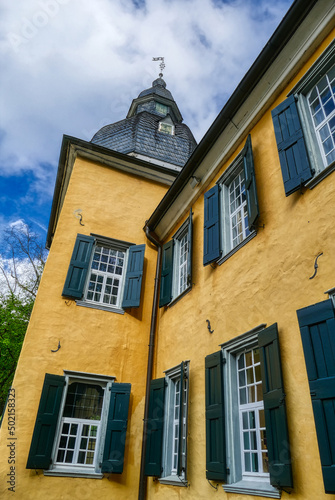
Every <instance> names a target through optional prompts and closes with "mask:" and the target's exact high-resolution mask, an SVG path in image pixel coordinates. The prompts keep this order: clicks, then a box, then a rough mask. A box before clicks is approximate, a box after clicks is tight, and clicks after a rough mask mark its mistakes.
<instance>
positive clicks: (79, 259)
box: [62, 234, 94, 299]
mask: <svg viewBox="0 0 335 500" xmlns="http://www.w3.org/2000/svg"><path fill="white" fill-rule="evenodd" d="M93 245H94V238H93V237H92V236H86V235H84V234H78V235H77V239H76V243H75V245H74V249H73V253H72V257H71V261H70V266H69V269H68V272H67V276H66V280H65V285H64V289H63V293H62V295H63V296H65V297H71V298H73V299H81V297H82V296H83V292H84V286H85V281H86V276H87V271H88V267H89V265H90V260H91V255H92V249H93Z"/></svg>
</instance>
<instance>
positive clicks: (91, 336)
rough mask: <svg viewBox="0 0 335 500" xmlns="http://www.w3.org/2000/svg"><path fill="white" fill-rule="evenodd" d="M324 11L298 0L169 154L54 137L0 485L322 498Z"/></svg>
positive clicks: (40, 490) (334, 67)
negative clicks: (44, 226) (208, 113)
mask: <svg viewBox="0 0 335 500" xmlns="http://www.w3.org/2000/svg"><path fill="white" fill-rule="evenodd" d="M334 19H335V8H334V6H333V3H332V2H329V1H328V0H318V1H316V2H315V1H311V2H306V1H305V2H303V1H301V0H297V1H295V2H294V3H293V5H292V7H291V9H290V10H289V12H288V13H287V15H286V16H285V18H284V19H283V21H282V23H281V24H280V26H279V27H278V29H277V30H276V32H275V33H274V35H273V36H272V38H271V39H270V41H269V43H268V44H267V45H266V47H265V48H264V50H263V51H262V53H261V54H260V56H259V57H258V59H257V60H256V61H255V63H254V65H253V66H252V67H251V68H250V70H249V71H248V73H247V74H246V75H245V77H244V79H243V80H242V81H241V83H240V84H239V86H238V87H237V89H236V91H235V92H234V93H233V95H232V96H231V98H230V99H229V100H228V102H227V104H226V105H225V106H224V108H223V109H222V111H221V112H220V114H219V115H218V117H217V119H216V120H215V122H214V123H213V125H212V126H211V127H210V129H209V131H208V132H207V134H206V135H205V136H204V138H203V140H202V141H201V142H200V144H199V145H198V146H197V147H196V148H195V150H194V151H193V154H192V155H191V156H190V158H189V159H188V160H187V162H186V164H185V166H184V167H183V168H182V169H180V168H173V167H171V164H168V165H167V163H166V162H165V163H164V161H163V160H159V161H156V162H154V161H148V158H143V157H140V156H139V154H138V152H135V153H134V154H132V155H129V154H128V155H125V154H123V153H117V152H115V151H114V150H107V149H106V147H102V146H101V145H96V146H95V145H92V144H91V143H86V142H85V141H80V140H78V139H74V138H70V137H65V138H64V141H63V145H62V151H61V159H60V167H59V172H58V177H57V182H56V189H55V197H54V203H53V209H52V214H51V221H50V227H49V234H48V241H49V243H51V242H52V245H51V248H50V254H49V257H48V261H47V264H46V267H45V270H44V273H43V278H42V281H41V284H40V288H39V291H38V296H37V299H36V303H35V306H34V310H33V313H32V317H31V321H30V324H29V327H28V331H27V334H26V338H25V342H24V345H23V348H22V353H21V356H20V360H19V363H18V367H17V371H16V375H15V379H14V382H13V386H12V392H11V393H10V395H9V399H8V405H7V408H6V411H5V418H4V422H3V425H2V428H1V431H0V432H1V434H0V457H1V458H0V473H1V477H2V479H3V481H2V484H1V490H0V493H1V497H2V498H10V495H12V494H13V491H15V494H16V495H17V497H18V498H22V499H34V500H35V499H45V498H50V499H53V498H54V499H61V498H62V499H76V498H78V499H79V498H80V499H86V498H91V497H92V496H94V495H95V496H96V497H98V498H101V499H104V498H117V499H123V498H124V499H133V498H134V499H135V498H139V499H140V500H144V499H145V498H147V499H153V498H157V499H169V500H170V499H192V500H193V499H199V500H201V499H205V498H206V499H210V498H212V497H213V498H216V497H217V496H220V498H222V499H236V500H239V499H248V498H254V497H255V496H258V497H260V498H269V497H270V498H283V499H286V498H287V499H288V498H290V499H292V498H293V499H296V500H306V499H308V500H309V499H310V500H314V499H318V500H319V499H323V498H324V499H326V498H327V499H331V498H335V484H334V483H335V438H334V428H335V427H334V426H335V393H334V390H335V378H334V377H335V327H334V324H335V316H334V305H333V295H334V293H335V291H334V290H335V281H334V276H333V275H334V260H335V250H334V244H333V241H332V240H333V238H332V235H333V232H334V229H333V220H334V218H335V204H334V199H335V182H334V168H335V132H334V130H335V42H334V38H335V30H334V27H333V26H334ZM140 96H141V94H140ZM162 98H163V100H162V101H161V103H160V104H161V105H166V106H167V105H168V104H169V103H168V101H167V100H164V99H168V97H167V96H166V94H164V95H163V91H162ZM141 99H142V100H140V105H141V106H144V107H145V108H141V109H146V110H148V109H149V108H148V106H149V104H148V103H147V101H146V100H144V99H147V97H146V96H145V95H143V96H141ZM135 101H136V100H135ZM135 101H134V102H135ZM136 104H137V103H136V102H135V104H134V106H135V105H136ZM146 106H147V107H146ZM172 108H173V107H172ZM131 109H132V108H131ZM173 113H174V114H173ZM169 116H170V115H169ZM171 116H172V118H166V119H165V118H164V119H160V120H161V121H160V125H159V126H160V127H162V128H164V127H165V130H164V132H163V133H164V134H173V133H174V131H175V132H177V125H178V123H179V122H178V120H179V115H178V112H177V111H176V109H171ZM174 120H175V121H174ZM161 123H164V125H163V126H162V125H161ZM171 123H174V125H171ZM173 127H175V129H173ZM164 137H165V136H164ZM143 228H144V230H145V231H143ZM76 252H77V253H76ZM115 252H118V253H115ZM86 254H89V257H90V259H89V261H88V260H87V258H86V257H85V255H86ZM87 262H89V263H87ZM94 263H95V264H94ZM109 264H110V265H111V266H112V265H113V266H114V267H115V269H114V270H113V272H112V271H111V275H112V274H113V277H110V278H109V279H110V280H112V279H113V280H114V281H109V282H107V281H104V282H103V284H102V281H101V282H99V277H98V276H99V275H100V274H101V276H104V272H105V271H104V267H103V266H108V265H109ZM85 266H86V267H85ZM116 268H118V271H116ZM121 268H122V269H121ZM98 271H99V272H100V271H101V273H100V274H99V272H98ZM118 275H119V276H122V279H121V278H120V279H119V278H118ZM101 279H103V278H101ZM104 279H105V278H104ZM100 285H101V286H102V287H104V288H103V290H104V297H105V298H103V299H102V298H101V297H102V296H101V297H100V295H101V287H100V288H99V286H100ZM79 289H80V290H79ZM78 290H79V291H78ZM76 294H77V296H76ZM83 294H84V298H83ZM99 294H100V295H99ZM45 374H50V375H55V376H57V377H56V378H52V377H51V378H48V379H45ZM47 391H49V392H47ZM44 401H45V402H46V403H45V406H43V405H42V403H43V402H44ZM55 401H58V403H57V404H56V403H55V404H53V402H55ZM43 404H44V403H43ZM42 406H43V408H42ZM56 406H57V408H56V410H55V408H54V407H56ZM14 415H15V420H14V419H13V417H14ZM49 417H50V418H49ZM48 418H49V420H48ZM333 424H334V425H333ZM50 429H51V430H50ZM11 432H12V433H13V434H11ZM48 440H50V443H49V444H47V441H48ZM48 450H49V451H48ZM74 457H76V459H74ZM46 463H47V465H45V464H46ZM27 467H28V468H27ZM10 488H14V490H13V489H12V490H11V489H10Z"/></svg>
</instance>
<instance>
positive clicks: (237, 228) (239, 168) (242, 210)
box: [220, 158, 250, 254]
mask: <svg viewBox="0 0 335 500" xmlns="http://www.w3.org/2000/svg"><path fill="white" fill-rule="evenodd" d="M220 188H221V192H222V196H221V203H222V209H221V210H222V215H223V217H222V222H223V224H222V248H223V249H224V250H223V251H224V254H227V253H228V252H230V251H231V250H233V249H234V248H235V247H237V246H238V245H239V244H240V243H242V241H243V240H245V239H246V238H247V236H249V234H250V230H249V225H248V207H247V195H246V189H245V176H244V169H243V159H242V158H239V159H238V161H237V162H236V163H235V164H233V165H232V166H231V167H230V169H229V171H228V173H227V174H226V175H225V176H224V178H223V180H221V181H220Z"/></svg>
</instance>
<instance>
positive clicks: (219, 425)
mask: <svg viewBox="0 0 335 500" xmlns="http://www.w3.org/2000/svg"><path fill="white" fill-rule="evenodd" d="M205 391H206V395H205V400H206V477H207V479H218V480H222V481H225V480H226V477H227V465H226V442H225V441H226V440H225V422H224V394H223V376H222V352H221V351H218V352H215V353H213V354H210V355H209V356H206V358H205Z"/></svg>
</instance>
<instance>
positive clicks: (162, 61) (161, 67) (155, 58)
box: [152, 57, 165, 78]
mask: <svg viewBox="0 0 335 500" xmlns="http://www.w3.org/2000/svg"><path fill="white" fill-rule="evenodd" d="M152 60H153V61H161V63H160V65H159V67H160V70H161V72H160V73H159V77H160V78H163V69H164V68H165V63H164V57H153V58H152Z"/></svg>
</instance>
